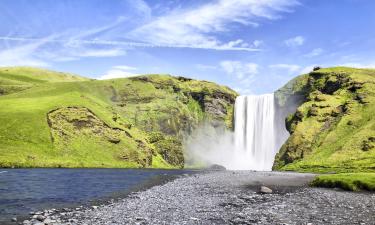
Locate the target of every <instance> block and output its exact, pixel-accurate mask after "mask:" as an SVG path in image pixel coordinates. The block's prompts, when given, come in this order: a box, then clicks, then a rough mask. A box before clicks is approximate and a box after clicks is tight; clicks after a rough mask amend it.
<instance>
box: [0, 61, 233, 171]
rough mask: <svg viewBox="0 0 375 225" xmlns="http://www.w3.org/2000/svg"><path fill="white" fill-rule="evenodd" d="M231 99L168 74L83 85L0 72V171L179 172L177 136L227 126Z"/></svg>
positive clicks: (225, 92)
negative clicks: (122, 169)
mask: <svg viewBox="0 0 375 225" xmlns="http://www.w3.org/2000/svg"><path fill="white" fill-rule="evenodd" d="M236 96H237V94H236V93H235V92H234V91H232V90H231V89H229V88H227V87H224V86H219V85H217V84H214V83H211V82H206V81H197V80H192V79H188V78H183V77H173V76H170V75H147V76H146V75H145V76H138V77H132V78H127V79H114V80H105V81H98V80H89V79H86V78H82V77H78V76H74V75H71V74H63V73H58V72H53V71H47V70H40V69H35V68H23V67H18V68H4V69H1V70H0V105H1V106H2V107H0V127H1V129H0V166H2V167H11V166H15V167H154V168H166V167H177V168H181V167H183V166H184V157H183V149H182V144H181V142H182V138H183V136H184V135H185V134H186V133H189V132H190V131H191V130H192V129H194V127H195V126H197V125H198V124H199V123H200V122H203V121H209V122H210V123H211V124H213V125H222V124H224V125H226V126H227V127H229V128H230V127H232V115H233V104H234V101H235V98H236Z"/></svg>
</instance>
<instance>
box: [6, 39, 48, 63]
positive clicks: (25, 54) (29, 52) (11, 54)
mask: <svg viewBox="0 0 375 225" xmlns="http://www.w3.org/2000/svg"><path fill="white" fill-rule="evenodd" d="M51 38H53V37H52V36H51V37H47V38H44V39H40V40H38V41H35V42H32V43H28V44H22V45H17V46H15V47H12V48H8V49H5V50H2V51H0V66H36V67H48V66H49V64H48V63H47V62H46V61H45V60H43V59H42V58H41V57H39V55H38V54H36V51H37V50H38V49H39V48H41V47H42V46H43V45H45V44H46V43H48V42H49V40H50V39H51Z"/></svg>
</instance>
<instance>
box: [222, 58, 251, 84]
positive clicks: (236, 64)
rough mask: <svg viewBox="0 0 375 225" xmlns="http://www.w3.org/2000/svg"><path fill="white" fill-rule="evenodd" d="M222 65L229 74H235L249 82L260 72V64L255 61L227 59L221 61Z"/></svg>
mask: <svg viewBox="0 0 375 225" xmlns="http://www.w3.org/2000/svg"><path fill="white" fill-rule="evenodd" d="M220 66H221V68H222V69H223V70H224V71H225V72H226V73H227V74H229V75H234V76H235V77H237V78H238V79H240V80H242V81H246V82H248V83H249V82H250V80H251V79H252V78H253V77H254V75H255V74H257V73H258V64H255V63H243V62H240V61H230V60H226V61H221V62H220Z"/></svg>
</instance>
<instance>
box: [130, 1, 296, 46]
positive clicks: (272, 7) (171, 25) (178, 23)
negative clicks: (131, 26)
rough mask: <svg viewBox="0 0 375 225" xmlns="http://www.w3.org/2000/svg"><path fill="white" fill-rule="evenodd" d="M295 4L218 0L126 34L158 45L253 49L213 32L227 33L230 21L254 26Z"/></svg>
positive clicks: (287, 2) (182, 11)
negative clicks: (227, 40) (219, 36)
mask: <svg viewBox="0 0 375 225" xmlns="http://www.w3.org/2000/svg"><path fill="white" fill-rule="evenodd" d="M297 4H298V2H297V1H295V0H267V1H254V0H218V1H215V2H211V3H207V4H204V5H201V6H199V7H196V8H190V9H183V10H181V9H176V10H172V11H171V12H169V13H168V14H166V15H163V16H160V17H158V18H155V20H154V21H152V22H150V23H148V24H145V25H143V26H141V27H139V28H137V29H135V30H133V31H132V32H130V33H129V34H128V35H127V37H128V38H131V39H133V40H134V39H135V40H140V41H143V42H145V43H149V44H154V45H158V46H164V45H167V46H174V47H190V48H205V49H216V50H246V51H253V50H256V48H254V46H251V45H250V44H248V43H245V42H244V41H242V40H233V41H229V42H222V41H221V40H219V39H218V38H217V36H215V34H217V33H221V32H227V31H228V30H229V29H230V25H232V24H240V25H243V26H253V27H257V26H259V21H260V20H261V19H267V20H274V19H278V18H279V17H280V15H279V14H280V13H282V12H290V11H291V8H292V7H293V6H295V5H297Z"/></svg>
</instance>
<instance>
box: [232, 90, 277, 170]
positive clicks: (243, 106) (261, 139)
mask: <svg viewBox="0 0 375 225" xmlns="http://www.w3.org/2000/svg"><path fill="white" fill-rule="evenodd" d="M275 123H276V122H275V103H274V95H273V94H265V95H258V96H239V97H237V99H236V102H235V116H234V125H235V130H234V147H235V148H234V153H233V154H234V158H235V159H236V162H237V163H236V166H235V167H236V169H250V170H259V171H270V170H272V165H273V161H274V158H275V155H276V153H277V151H278V149H279V147H280V146H278V145H279V144H278V143H277V140H276V135H277V134H276V132H277V129H276V126H275Z"/></svg>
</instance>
